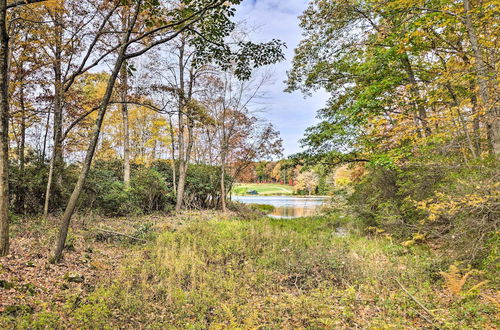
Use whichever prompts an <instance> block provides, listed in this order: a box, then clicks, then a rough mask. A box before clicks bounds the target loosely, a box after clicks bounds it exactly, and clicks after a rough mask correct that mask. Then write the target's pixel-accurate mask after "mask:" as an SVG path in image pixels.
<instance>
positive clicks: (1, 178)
mask: <svg viewBox="0 0 500 330" xmlns="http://www.w3.org/2000/svg"><path fill="white" fill-rule="evenodd" d="M6 18H7V0H0V257H2V256H5V255H7V254H8V253H9V100H8V95H9V72H8V71H9V35H8V33H7V26H6V23H7V22H6Z"/></svg>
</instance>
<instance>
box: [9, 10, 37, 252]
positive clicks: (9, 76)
mask: <svg viewBox="0 0 500 330" xmlns="http://www.w3.org/2000/svg"><path fill="white" fill-rule="evenodd" d="M43 1H44V0H25V1H15V2H12V3H8V2H7V0H0V256H5V255H7V254H8V253H9V116H10V113H9V99H8V97H9V80H10V79H9V77H10V74H9V56H10V47H9V39H10V36H9V33H8V26H7V25H8V15H7V11H8V10H9V9H12V8H16V7H21V6H24V5H28V4H32V3H36V2H43Z"/></svg>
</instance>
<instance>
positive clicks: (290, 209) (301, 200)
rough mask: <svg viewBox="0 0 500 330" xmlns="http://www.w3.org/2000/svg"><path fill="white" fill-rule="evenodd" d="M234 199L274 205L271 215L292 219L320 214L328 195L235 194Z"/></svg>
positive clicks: (242, 201)
mask: <svg viewBox="0 0 500 330" xmlns="http://www.w3.org/2000/svg"><path fill="white" fill-rule="evenodd" d="M233 200H234V201H237V202H241V203H245V204H268V205H272V206H274V207H275V210H274V211H273V212H272V213H271V214H269V216H270V217H273V218H288V219H291V218H298V217H308V216H312V215H316V214H318V213H319V210H320V208H321V206H322V205H323V204H324V203H325V200H326V197H297V196H233Z"/></svg>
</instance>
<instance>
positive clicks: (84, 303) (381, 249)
mask: <svg viewBox="0 0 500 330" xmlns="http://www.w3.org/2000/svg"><path fill="white" fill-rule="evenodd" d="M345 221H347V220H345V219H344V220H343V219H340V218H339V217H337V216H324V217H313V218H302V219H295V220H269V219H261V220H252V221H245V220H211V221H206V222H196V223H192V224H188V225H186V226H185V227H182V228H181V229H179V230H176V231H171V232H166V233H163V234H161V235H160V236H159V237H158V239H157V240H156V242H155V243H154V244H150V245H149V246H146V247H144V246H143V247H136V248H135V250H133V252H132V253H131V256H130V257H129V258H128V259H127V261H126V263H124V264H123V265H122V267H121V269H119V271H117V272H116V273H115V274H112V275H113V276H110V277H111V279H109V280H108V281H105V282H104V283H101V285H100V286H99V287H98V288H97V289H96V290H95V291H94V292H93V293H91V294H90V296H87V297H84V298H82V297H77V298H75V299H68V301H67V303H66V307H65V310H64V311H63V312H62V313H61V314H60V315H55V314H50V313H38V314H26V315H24V316H17V317H12V316H7V317H6V316H4V317H2V318H1V321H0V325H8V326H18V327H31V328H43V327H49V328H51V327H61V326H65V327H67V326H70V327H73V328H121V327H134V325H136V326H138V327H140V326H141V325H142V326H144V325H146V324H147V325H148V327H150V328H190V329H206V328H211V329H222V328H240V329H250V328H269V329H274V328H276V329H277V328H354V327H362V328H367V327H368V328H370V327H371V328H415V327H427V328H433V327H438V328H450V329H452V328H453V329H457V328H494V327H495V322H496V321H497V320H496V319H495V317H496V316H497V314H496V313H497V312H498V310H497V307H496V306H495V304H494V303H493V302H492V301H491V300H490V299H487V298H485V297H489V298H491V299H495V298H492V297H491V294H487V295H486V294H484V293H485V292H486V291H485V290H488V287H489V284H487V283H486V284H485V283H483V284H481V285H480V288H479V287H477V284H478V283H481V282H482V281H481V276H480V274H479V272H474V274H472V273H471V274H469V275H467V277H468V278H467V279H466V280H467V281H465V280H464V281H463V282H464V283H461V285H462V287H464V289H463V291H464V292H467V294H466V295H465V294H464V295H460V294H457V293H456V292H450V291H449V290H448V289H447V286H449V277H450V276H451V275H450V276H448V278H447V277H446V276H444V278H445V279H446V281H445V280H443V276H441V274H440V273H439V272H446V271H448V270H449V269H451V270H453V272H454V273H453V274H456V273H457V272H459V270H458V268H453V267H458V266H452V267H451V268H450V263H449V262H448V261H446V260H440V259H439V258H438V257H437V256H436V255H434V254H433V253H432V252H431V251H430V250H428V249H427V248H425V247H423V246H419V245H415V246H410V247H404V246H401V245H400V244H397V243H393V242H391V241H390V240H388V239H386V238H383V237H371V238H370V237H359V236H356V235H353V234H351V235H347V236H341V235H339V234H338V232H337V228H338V227H339V226H343V225H344V224H343V223H344V222H345ZM442 274H443V273H442ZM444 274H446V273H444ZM398 282H399V283H398ZM475 285H476V288H475ZM465 287H467V288H468V289H466V288H465ZM471 288H472V290H471ZM405 290H406V291H407V292H405ZM410 295H411V297H410ZM420 304H422V305H423V306H424V307H425V309H427V310H428V312H426V310H425V309H423V308H422V307H421V306H420ZM62 320H65V321H64V323H63V321H62ZM68 322H69V323H68Z"/></svg>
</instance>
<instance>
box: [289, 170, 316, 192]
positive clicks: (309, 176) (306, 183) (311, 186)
mask: <svg viewBox="0 0 500 330" xmlns="http://www.w3.org/2000/svg"><path fill="white" fill-rule="evenodd" d="M318 184H319V175H318V174H316V172H314V171H312V170H309V171H304V172H302V173H300V174H299V175H298V176H297V183H296V185H295V186H294V187H293V189H294V190H295V191H300V190H306V191H307V194H308V195H312V193H313V192H314V190H315V189H316V188H317V187H318Z"/></svg>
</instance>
